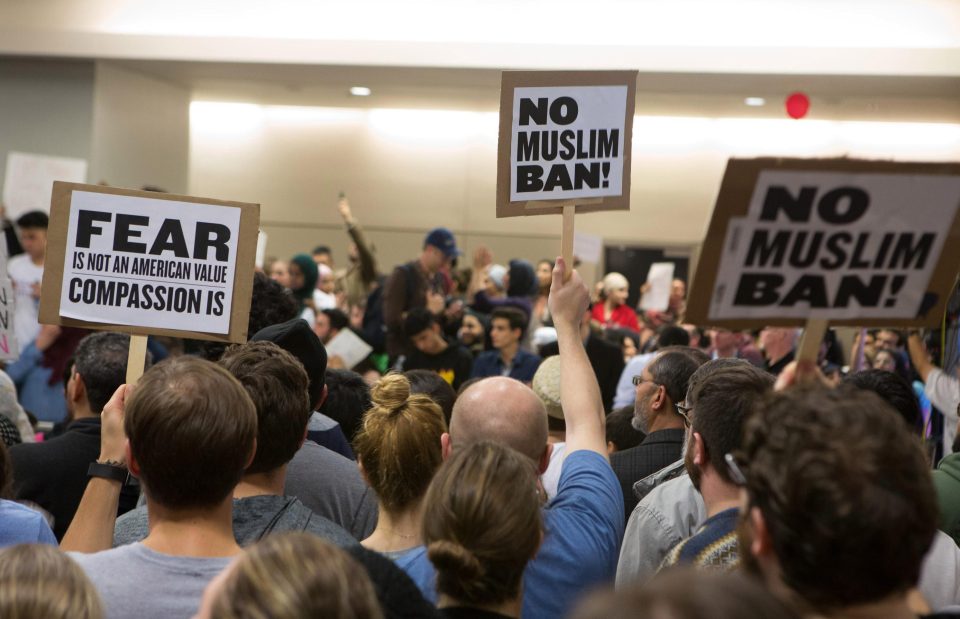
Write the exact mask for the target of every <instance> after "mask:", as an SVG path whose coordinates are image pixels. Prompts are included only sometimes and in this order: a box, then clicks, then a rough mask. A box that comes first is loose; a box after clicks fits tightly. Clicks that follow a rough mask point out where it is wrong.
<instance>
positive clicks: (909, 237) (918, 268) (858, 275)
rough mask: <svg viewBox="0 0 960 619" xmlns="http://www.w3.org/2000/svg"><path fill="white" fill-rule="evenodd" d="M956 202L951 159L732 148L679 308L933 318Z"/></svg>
mask: <svg viewBox="0 0 960 619" xmlns="http://www.w3.org/2000/svg"><path fill="white" fill-rule="evenodd" d="M958 207H960V165H958V164H942V163H930V164H927V163H898V162H886V161H857V160H849V159H821V160H802V159H753V160H738V159H732V160H730V162H729V163H728V165H727V170H726V174H725V175H724V179H723V183H722V185H721V188H720V194H719V197H718V198H717V205H716V208H715V210H714V214H713V218H712V219H711V222H710V228H709V231H708V233H707V238H706V241H705V242H704V248H703V252H702V254H701V260H700V266H699V268H698V269H697V273H696V278H695V280H694V282H693V286H692V289H691V296H690V299H689V302H688V307H687V316H686V319H687V320H688V321H690V322H694V323H697V324H707V325H716V326H727V327H731V328H751V327H760V326H764V325H771V326H795V325H804V324H809V322H810V321H829V322H830V324H832V325H862V326H923V325H932V324H936V323H939V321H940V318H941V316H942V315H943V311H944V308H945V304H946V301H947V297H948V295H949V294H950V290H951V288H952V286H953V284H954V281H955V278H956V275H957V268H958V264H960V219H958ZM824 328H825V327H824Z"/></svg>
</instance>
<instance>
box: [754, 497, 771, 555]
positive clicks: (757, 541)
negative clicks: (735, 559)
mask: <svg viewBox="0 0 960 619" xmlns="http://www.w3.org/2000/svg"><path fill="white" fill-rule="evenodd" d="M750 526H751V528H752V529H753V536H752V539H751V540H750V553H751V554H753V556H755V557H757V558H759V557H764V556H769V555H772V554H773V540H772V539H771V538H770V530H769V529H767V521H766V519H765V518H764V517H763V512H762V511H760V508H759V507H751V508H750Z"/></svg>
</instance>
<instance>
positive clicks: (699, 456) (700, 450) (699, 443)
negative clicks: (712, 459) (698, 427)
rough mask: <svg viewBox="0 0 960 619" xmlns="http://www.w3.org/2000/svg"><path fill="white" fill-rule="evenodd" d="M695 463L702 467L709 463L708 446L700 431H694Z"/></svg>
mask: <svg viewBox="0 0 960 619" xmlns="http://www.w3.org/2000/svg"><path fill="white" fill-rule="evenodd" d="M692 438H693V463H694V464H696V465H697V466H698V467H700V468H701V469H702V468H703V467H704V466H705V465H706V464H707V447H706V446H705V445H704V444H703V437H702V436H701V435H700V433H699V432H694V433H693V436H692Z"/></svg>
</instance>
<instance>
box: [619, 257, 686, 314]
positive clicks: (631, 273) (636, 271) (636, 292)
mask: <svg viewBox="0 0 960 619" xmlns="http://www.w3.org/2000/svg"><path fill="white" fill-rule="evenodd" d="M683 252H684V250H675V249H654V248H650V247H629V246H626V245H608V246H606V247H604V248H603V257H604V265H606V268H605V270H604V273H610V272H612V271H616V272H617V273H622V274H623V275H624V277H626V278H627V281H629V282H630V296H629V297H627V304H628V305H629V306H630V307H636V306H637V301H638V300H639V299H640V287H641V286H643V284H645V283H646V282H647V273H648V272H649V271H650V265H651V264H653V263H654V262H672V263H673V264H674V265H675V266H674V268H673V276H674V277H675V278H678V279H682V280H683V281H685V282H687V285H688V286H689V282H688V281H687V274H688V273H689V272H690V258H689V256H678V255H677V254H680V253H683Z"/></svg>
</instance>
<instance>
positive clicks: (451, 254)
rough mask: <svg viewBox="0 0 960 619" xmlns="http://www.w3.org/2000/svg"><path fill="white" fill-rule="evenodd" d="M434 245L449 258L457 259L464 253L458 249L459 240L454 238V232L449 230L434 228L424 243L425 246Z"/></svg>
mask: <svg viewBox="0 0 960 619" xmlns="http://www.w3.org/2000/svg"><path fill="white" fill-rule="evenodd" d="M427 245H433V246H434V247H436V248H437V249H439V250H440V251H442V252H443V253H444V255H445V256H447V257H448V258H456V257H457V256H459V255H461V254H462V253H463V252H462V251H460V250H459V249H457V240H456V239H455V238H454V237H453V232H450V230H449V229H448V228H434V229H433V230H431V231H430V232H429V233H428V234H427V238H426V239H424V241H423V246H424V247H426V246H427Z"/></svg>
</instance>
